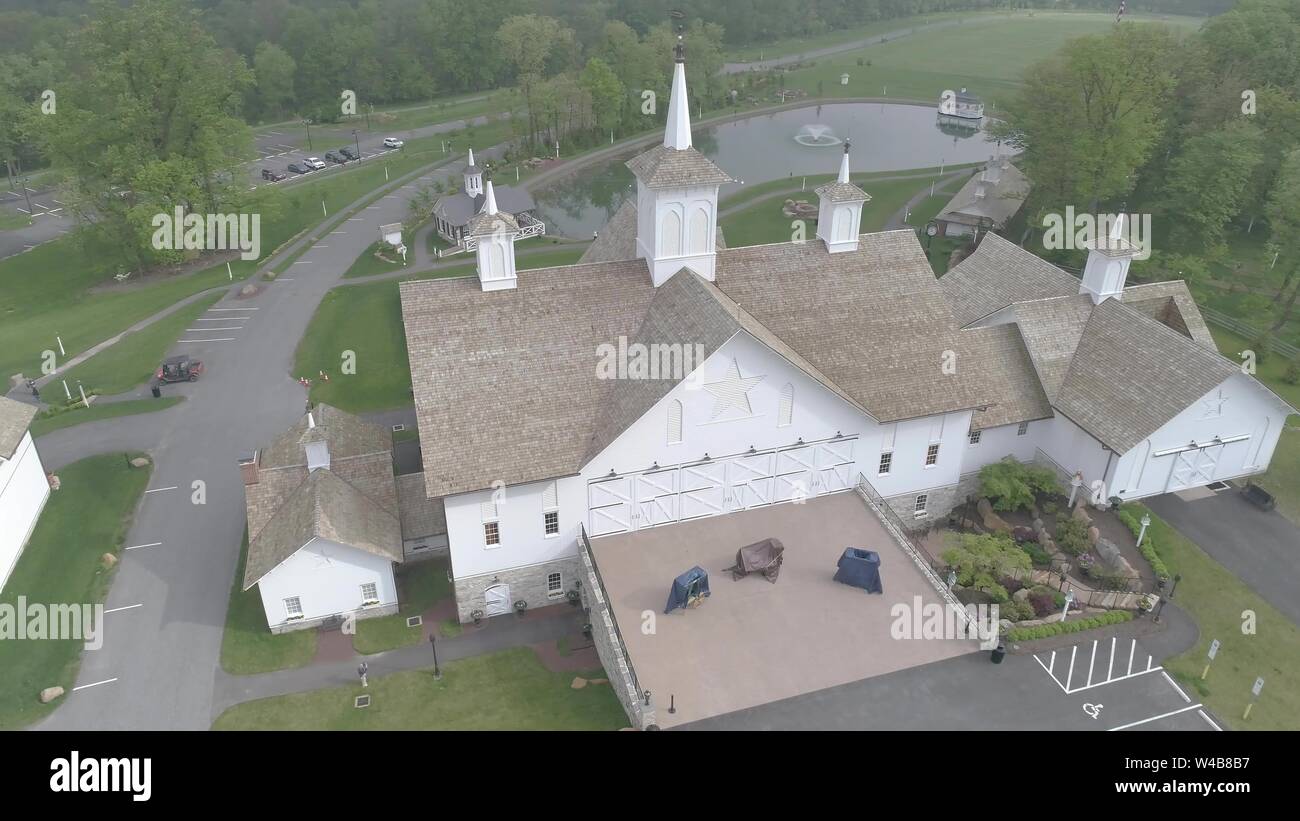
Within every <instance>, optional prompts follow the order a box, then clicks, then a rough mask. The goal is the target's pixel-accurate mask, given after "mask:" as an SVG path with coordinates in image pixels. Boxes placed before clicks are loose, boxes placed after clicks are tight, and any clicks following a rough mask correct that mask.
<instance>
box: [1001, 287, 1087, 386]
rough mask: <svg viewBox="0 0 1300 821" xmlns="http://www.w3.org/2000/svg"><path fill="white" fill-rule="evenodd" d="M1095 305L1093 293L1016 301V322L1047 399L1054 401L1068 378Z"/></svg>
mask: <svg viewBox="0 0 1300 821" xmlns="http://www.w3.org/2000/svg"><path fill="white" fill-rule="evenodd" d="M1092 309H1093V304H1092V297H1090V296H1088V295H1087V294H1073V295H1071V296H1058V297H1052V298H1050V299H1036V300H1031V301H1029V302H1017V303H1016V304H1015V307H1014V310H1015V319H1016V325H1017V326H1018V327H1019V328H1020V336H1021V337H1022V338H1023V339H1024V341H1025V348H1026V350H1028V352H1029V358H1030V360H1031V361H1032V362H1033V364H1034V370H1035V371H1037V372H1038V380H1039V382H1040V383H1041V384H1042V386H1043V392H1044V393H1045V394H1046V395H1047V399H1048V401H1055V399H1056V392H1057V391H1058V390H1060V388H1061V383H1062V382H1064V381H1065V372H1066V371H1068V370H1069V369H1070V360H1071V359H1072V358H1073V357H1074V350H1075V348H1077V347H1078V346H1079V338H1080V337H1082V336H1083V328H1084V326H1085V325H1087V324H1088V318H1089V317H1091V316H1092Z"/></svg>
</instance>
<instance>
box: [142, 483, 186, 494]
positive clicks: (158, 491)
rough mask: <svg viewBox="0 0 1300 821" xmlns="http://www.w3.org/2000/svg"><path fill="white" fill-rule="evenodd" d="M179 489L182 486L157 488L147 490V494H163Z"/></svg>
mask: <svg viewBox="0 0 1300 821" xmlns="http://www.w3.org/2000/svg"><path fill="white" fill-rule="evenodd" d="M178 487H180V485H172V486H171V487H155V488H151V489H149V490H146V491H145V493H162V492H163V491H164V490H175V489H176V488H178Z"/></svg>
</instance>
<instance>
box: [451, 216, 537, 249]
mask: <svg viewBox="0 0 1300 821" xmlns="http://www.w3.org/2000/svg"><path fill="white" fill-rule="evenodd" d="M515 221H516V222H518V223H519V230H518V231H516V232H512V238H513V239H514V241H515V242H518V241H519V240H522V239H528V238H529V237H540V236H545V235H546V223H544V222H542V221H541V220H539V219H537V218H536V217H534V216H530V215H528V214H516V215H515ZM478 241H479V238H478V237H466V238H464V239H463V240H461V241H460V242H458V243H456V244H455V245H453V246H452V247H450V248H443V249H441V250H439V251H438V252H437V253H436V254H435V255H436V256H437V257H438V259H443V258H445V257H451V256H455V255H456V254H463V253H465V252H466V251H476V250H478Z"/></svg>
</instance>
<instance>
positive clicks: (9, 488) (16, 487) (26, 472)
mask: <svg viewBox="0 0 1300 821" xmlns="http://www.w3.org/2000/svg"><path fill="white" fill-rule="evenodd" d="M49 497H50V483H49V482H48V481H46V479H45V468H44V467H42V466H41V457H40V456H39V455H38V454H37V453H36V444H35V443H34V442H32V436H31V434H30V433H28V434H24V435H23V438H22V441H21V442H19V443H18V447H17V449H15V450H14V455H13V458H12V459H0V589H3V588H4V585H5V582H6V581H7V580H8V579H9V574H10V573H11V572H12V571H13V568H14V565H16V564H17V563H18V557H19V555H21V554H22V552H23V546H24V545H26V543H27V539H28V537H29V536H31V533H32V529H33V528H35V527H36V520H37V519H38V518H39V517H40V515H41V509H42V508H44V507H45V501H46V500H47V499H48V498H49Z"/></svg>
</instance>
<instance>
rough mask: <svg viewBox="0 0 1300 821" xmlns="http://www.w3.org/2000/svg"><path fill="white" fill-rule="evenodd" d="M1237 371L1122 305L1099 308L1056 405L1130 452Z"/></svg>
mask: <svg viewBox="0 0 1300 821" xmlns="http://www.w3.org/2000/svg"><path fill="white" fill-rule="evenodd" d="M1239 372H1240V368H1239V367H1238V366H1237V365H1234V364H1233V363H1232V362H1229V361H1228V360H1227V359H1224V358H1223V357H1222V356H1220V355H1219V354H1217V353H1214V352H1212V351H1209V350H1206V349H1205V348H1203V347H1201V346H1200V345H1199V344H1197V343H1194V342H1193V341H1192V340H1191V339H1189V338H1188V337H1186V336H1183V335H1182V334H1180V333H1179V332H1178V331H1175V330H1174V329H1172V328H1169V327H1167V326H1165V325H1164V324H1162V323H1160V322H1159V321H1157V320H1155V319H1152V318H1151V317H1148V316H1147V315H1145V314H1143V313H1142V312H1140V311H1137V310H1135V309H1133V308H1131V307H1129V306H1127V305H1125V304H1124V303H1122V302H1120V301H1118V300H1115V299H1107V300H1105V301H1103V302H1102V303H1101V304H1099V305H1097V306H1096V307H1095V308H1094V309H1093V311H1092V315H1091V317H1089V319H1088V323H1087V325H1086V326H1085V327H1084V329H1083V335H1082V337H1081V338H1080V340H1079V346H1078V348H1077V349H1076V350H1075V352H1074V357H1073V359H1072V360H1071V362H1070V368H1069V370H1068V371H1067V372H1066V375H1065V380H1064V381H1063V383H1062V384H1061V389H1060V391H1059V393H1058V394H1057V397H1056V401H1055V405H1056V407H1057V409H1059V410H1060V411H1061V412H1062V413H1064V414H1065V415H1066V416H1068V417H1069V418H1070V419H1071V420H1073V421H1074V423H1075V424H1077V425H1079V427H1081V428H1083V429H1084V430H1086V431H1087V432H1088V433H1090V434H1092V435H1093V436H1094V437H1096V439H1097V440H1098V441H1100V442H1101V443H1102V444H1104V445H1106V446H1107V447H1109V448H1111V449H1112V450H1114V451H1115V452H1116V453H1125V452H1127V451H1128V450H1129V449H1130V448H1132V447H1133V446H1135V445H1137V444H1138V443H1140V442H1141V441H1142V440H1143V439H1145V438H1146V437H1147V436H1149V435H1150V434H1152V433H1154V432H1155V431H1156V430H1158V429H1159V428H1160V426H1162V425H1164V424H1165V423H1166V422H1168V421H1169V420H1170V419H1173V418H1174V417H1175V416H1176V415H1178V414H1179V413H1181V412H1182V411H1184V410H1186V409H1187V408H1188V407H1190V406H1191V405H1192V404H1193V403H1195V402H1196V401H1197V400H1199V399H1200V398H1201V397H1202V396H1204V395H1205V394H1207V393H1209V392H1210V391H1211V390H1212V389H1213V388H1214V387H1215V386H1216V385H1219V384H1222V383H1223V381H1224V380H1226V379H1227V378H1228V377H1230V376H1232V375H1233V374H1235V373H1239Z"/></svg>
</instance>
